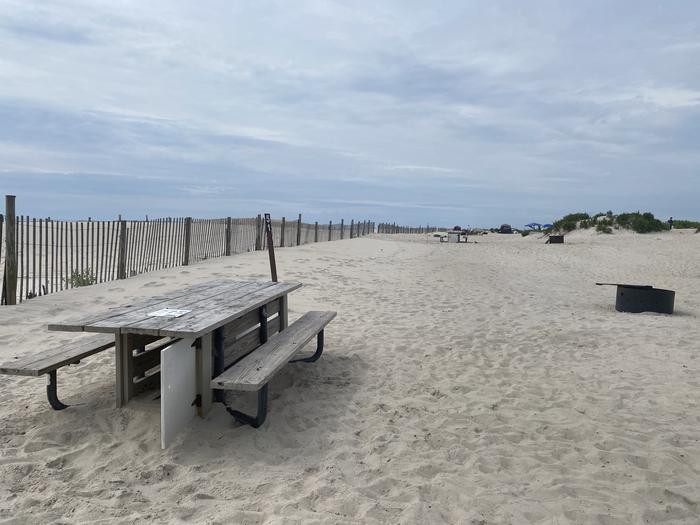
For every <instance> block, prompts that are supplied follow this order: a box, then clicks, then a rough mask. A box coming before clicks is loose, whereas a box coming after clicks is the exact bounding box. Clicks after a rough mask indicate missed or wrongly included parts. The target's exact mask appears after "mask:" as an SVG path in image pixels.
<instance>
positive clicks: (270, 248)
mask: <svg viewBox="0 0 700 525" xmlns="http://www.w3.org/2000/svg"><path fill="white" fill-rule="evenodd" d="M265 238H266V239H267V253H268V256H269V258H270V276H271V277H272V282H274V283H276V282H277V263H276V262H275V242H274V240H273V239H272V219H271V218H270V214H269V213H266V214H265Z"/></svg>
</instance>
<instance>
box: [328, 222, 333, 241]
mask: <svg viewBox="0 0 700 525" xmlns="http://www.w3.org/2000/svg"><path fill="white" fill-rule="evenodd" d="M332 227H333V221H328V240H329V241H330V240H332V239H331V228H332Z"/></svg>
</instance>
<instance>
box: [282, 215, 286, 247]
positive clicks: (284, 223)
mask: <svg viewBox="0 0 700 525" xmlns="http://www.w3.org/2000/svg"><path fill="white" fill-rule="evenodd" d="M286 229H287V219H285V218H284V217H282V233H281V234H280V248H284V230H286Z"/></svg>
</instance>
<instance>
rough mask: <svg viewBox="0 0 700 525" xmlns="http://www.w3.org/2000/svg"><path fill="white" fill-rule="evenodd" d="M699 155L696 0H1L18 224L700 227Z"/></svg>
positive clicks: (2, 86) (4, 119)
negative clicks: (687, 222)
mask: <svg viewBox="0 0 700 525" xmlns="http://www.w3.org/2000/svg"><path fill="white" fill-rule="evenodd" d="M698 144H700V2H697V1H696V0H688V1H681V0H678V1H674V2H659V1H653V2H652V1H642V0H629V1H611V0H601V1H593V0H591V1H579V0H571V1H531V2H524V1H522V0H512V1H494V0H484V1H467V0H455V1H431V2H428V1H422V2H418V1H409V0H396V1H391V0H385V1H382V2H376V1H360V0H355V1H349V0H348V1H335V2H334V1H303V0H300V1H296V2H292V1H286V0H285V1H277V2H275V1H266V0H256V1H250V2H242V1H232V0H227V1H201V2H193V1H177V0H159V1H157V0H149V1H147V2H146V1H142V0H139V1H134V2H129V1H119V2H115V1H113V0H111V1H109V2H103V1H96V0H89V1H80V0H54V1H51V2H38V1H37V2H31V1H29V0H0V193H14V194H16V195H17V196H18V213H23V214H31V215H35V216H48V215H50V216H52V217H66V218H68V217H70V218H74V217H86V216H92V217H100V218H112V217H114V216H116V214H118V213H121V214H124V215H126V216H130V217H139V216H143V215H145V214H149V215H150V216H152V217H153V216H183V215H193V216H200V217H205V216H206V217H213V216H234V217H236V216H238V217H241V216H251V215H254V214H257V213H258V212H261V211H270V212H272V214H273V215H275V216H281V215H286V216H293V215H295V214H296V213H298V212H302V213H304V217H305V218H306V219H308V220H310V221H313V220H319V221H327V220H329V219H333V220H336V219H339V218H341V217H344V218H346V219H350V218H371V219H373V220H376V221H382V220H389V221H397V222H400V223H404V224H426V223H430V224H443V225H453V224H461V225H472V226H476V225H480V226H490V225H497V224H500V223H501V222H510V223H512V224H514V225H522V224H524V223H526V222H530V221H533V220H534V221H537V222H550V221H552V220H553V219H555V218H557V217H559V216H561V215H562V214H564V213H567V212H571V211H579V210H581V211H589V212H597V211H601V210H602V211H605V210H608V209H612V210H614V211H633V210H637V209H640V210H651V211H653V212H655V213H657V214H658V215H660V216H661V217H662V218H667V217H668V216H669V215H673V216H674V217H676V218H693V219H700V207H699V205H698V203H699V202H700V180H699V179H700V173H699V171H700V170H699V167H700V149H699V148H698Z"/></svg>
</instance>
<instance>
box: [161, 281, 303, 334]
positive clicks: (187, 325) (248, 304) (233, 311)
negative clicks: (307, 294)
mask: <svg viewBox="0 0 700 525" xmlns="http://www.w3.org/2000/svg"><path fill="white" fill-rule="evenodd" d="M300 287H301V283H294V282H287V283H273V284H272V286H269V287H267V288H265V289H263V290H259V291H257V292H254V293H251V294H248V295H246V296H245V297H242V298H240V299H238V300H232V301H228V302H227V303H224V304H221V305H220V306H218V307H217V308H215V309H212V310H203V311H198V312H196V313H195V312H193V313H192V314H188V315H186V316H183V317H180V318H178V319H176V320H175V321H173V323H172V324H171V325H169V326H163V327H162V328H160V329H159V330H158V335H160V336H161V337H201V336H202V335H204V334H205V333H208V332H211V331H212V330H215V329H217V328H219V327H220V326H223V325H225V324H227V323H229V322H231V321H233V320H234V319H237V318H238V317H242V316H244V315H245V314H247V313H248V312H251V311H253V310H255V309H256V308H260V307H261V306H262V305H264V304H267V303H269V302H270V301H273V300H275V299H279V298H280V297H282V296H284V295H286V294H288V293H290V292H292V291H294V290H296V289H298V288H300Z"/></svg>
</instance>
